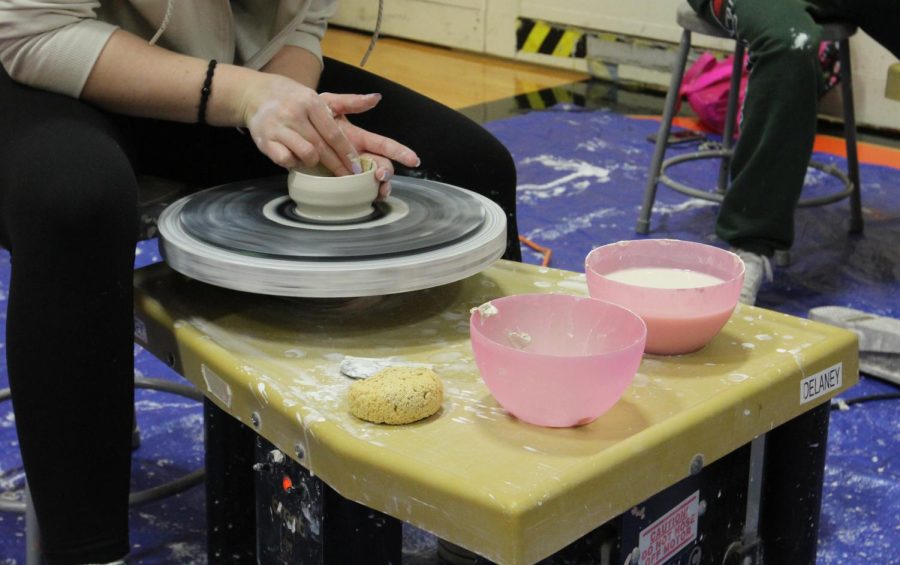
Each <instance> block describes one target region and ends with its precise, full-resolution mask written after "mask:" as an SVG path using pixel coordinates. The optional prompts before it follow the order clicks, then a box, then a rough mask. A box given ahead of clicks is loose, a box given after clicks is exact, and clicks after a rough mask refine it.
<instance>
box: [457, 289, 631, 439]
mask: <svg viewBox="0 0 900 565" xmlns="http://www.w3.org/2000/svg"><path fill="white" fill-rule="evenodd" d="M469 332H470V335H471V339H472V351H473V353H474V354H475V363H476V365H477V366H478V371H479V372H480V373H481V378H482V379H483V380H484V383H485V384H486V385H487V388H488V390H490V392H491V394H492V395H493V396H494V398H495V399H496V400H497V402H499V403H500V405H501V406H503V407H504V408H505V409H506V410H507V411H508V412H509V413H511V414H512V415H513V416H515V417H517V418H519V419H520V420H523V421H525V422H529V423H531V424H536V425H539V426H547V427H554V428H560V427H571V426H580V425H583V424H587V423H589V422H592V421H594V420H595V419H596V418H597V417H598V416H600V415H601V414H603V413H604V412H606V411H607V410H609V409H610V408H611V407H612V406H613V405H614V404H615V403H616V402H617V401H618V400H619V398H621V396H622V394H623V393H624V392H625V389H627V388H628V385H629V384H631V381H632V378H633V377H634V374H635V373H636V372H637V369H638V367H639V366H640V363H641V355H642V354H643V351H644V339H645V337H646V335H647V329H646V327H645V325H644V322H643V321H641V319H640V318H639V317H638V316H637V315H635V314H634V313H633V312H631V311H629V310H627V309H625V308H622V307H621V306H617V305H615V304H610V303H608V302H603V301H601V300H594V299H593V298H588V297H579V296H569V295H563V294H518V295H513V296H506V297H503V298H497V299H494V300H491V301H490V302H487V303H485V304H483V305H481V306H479V307H478V308H474V309H473V310H472V316H471V319H470V320H469Z"/></svg>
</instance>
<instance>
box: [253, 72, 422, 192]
mask: <svg viewBox="0 0 900 565" xmlns="http://www.w3.org/2000/svg"><path fill="white" fill-rule="evenodd" d="M262 76H263V77H264V80H263V81H261V84H260V85H259V86H258V87H257V88H256V89H250V91H249V94H248V96H247V98H246V101H245V103H244V105H243V107H244V110H243V111H242V115H243V116H244V123H246V125H247V127H248V129H249V130H250V134H251V136H252V137H253V141H254V142H255V143H256V146H257V147H258V148H259V150H260V151H261V152H262V153H263V154H265V155H266V156H268V157H269V158H270V159H271V160H272V161H273V162H274V163H276V164H278V165H281V166H282V167H285V168H294V167H298V166H301V165H304V166H307V167H313V166H315V165H317V164H318V163H321V164H322V165H324V166H325V167H326V168H328V169H329V170H330V171H331V172H333V173H334V174H335V175H348V174H351V173H355V172H360V169H359V153H360V152H365V153H367V154H368V155H369V156H370V157H371V158H372V159H373V160H374V161H375V162H376V165H377V167H378V168H377V170H376V172H375V175H376V178H378V180H379V181H380V182H381V188H380V191H379V198H381V199H384V198H386V197H387V195H388V194H389V193H390V183H389V179H390V177H391V176H392V175H393V173H394V168H393V165H392V164H391V159H393V160H395V161H398V162H400V163H403V164H404V165H407V166H410V167H415V166H418V164H419V158H418V156H416V154H415V153H414V152H413V151H412V150H411V149H410V148H408V147H406V146H405V145H402V144H400V143H398V142H396V141H394V140H393V139H390V138H387V137H384V136H381V135H378V134H375V133H372V132H369V131H366V130H364V129H362V128H359V127H356V126H354V125H353V124H351V123H350V122H349V121H348V120H347V118H346V115H347V114H359V113H362V112H366V111H368V110H371V109H372V108H374V107H375V105H377V104H378V102H379V100H381V95H380V94H365V95H363V94H333V93H323V94H321V95H319V94H317V93H316V92H315V91H314V90H313V89H311V88H308V87H306V86H304V85H302V84H300V83H298V82H296V81H293V80H291V79H289V78H285V77H283V76H279V75H275V74H267V73H262Z"/></svg>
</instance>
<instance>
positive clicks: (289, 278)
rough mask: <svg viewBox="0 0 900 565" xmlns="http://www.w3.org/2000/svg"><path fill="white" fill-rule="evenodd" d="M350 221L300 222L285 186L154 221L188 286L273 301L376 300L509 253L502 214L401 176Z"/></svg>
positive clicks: (253, 187) (233, 190) (226, 195)
mask: <svg viewBox="0 0 900 565" xmlns="http://www.w3.org/2000/svg"><path fill="white" fill-rule="evenodd" d="M392 187H393V190H392V195H391V196H390V197H389V198H388V199H387V200H385V201H384V202H381V203H378V204H376V206H375V209H374V211H373V213H372V214H370V215H369V216H367V217H364V218H361V219H358V220H353V221H351V222H328V223H326V222H321V221H318V220H313V219H309V218H305V217H303V216H300V215H299V214H298V213H297V212H296V210H295V206H294V202H293V201H292V200H290V198H289V197H288V195H287V186H286V182H285V178H284V177H273V178H269V179H262V180H254V181H245V182H238V183H232V184H228V185H223V186H219V187H215V188H211V189H208V190H204V191H202V192H198V193H196V194H192V195H190V196H187V197H185V198H182V199H181V200H178V201H177V202H175V203H173V204H172V205H171V206H169V207H168V208H166V210H165V211H164V212H163V213H162V215H161V216H160V219H159V231H160V249H161V251H162V253H163V256H164V257H165V259H166V262H167V263H168V265H169V266H170V267H171V268H172V269H174V270H176V271H178V272H180V273H182V274H184V275H187V276H188V277H191V278H193V279H197V280H200V281H203V282H207V283H210V284H214V285H217V286H222V287H225V288H230V289H234V290H240V291H246V292H252V293H259V294H270V295H279V296H298V297H310V298H339V297H364V296H379V295H385V294H394V293H400V292H408V291H413V290H421V289H425V288H432V287H435V286H439V285H442V284H447V283H451V282H454V281H457V280H460V279H463V278H466V277H468V276H470V275H473V274H475V273H478V272H480V271H482V270H483V269H485V268H486V267H488V266H489V265H490V264H491V263H493V262H494V261H495V260H496V259H498V258H499V257H500V256H501V255H502V254H503V251H504V249H505V245H506V215H505V214H504V212H503V210H502V209H501V208H500V207H499V206H498V205H497V204H495V203H494V202H492V201H491V200H489V199H487V198H485V197H484V196H481V195H478V194H475V193H473V192H469V191H467V190H464V189H461V188H458V187H454V186H451V185H447V184H443V183H439V182H435V181H429V180H423V179H413V178H406V177H395V178H394V179H393V180H392Z"/></svg>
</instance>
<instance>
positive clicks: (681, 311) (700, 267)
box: [584, 239, 744, 355]
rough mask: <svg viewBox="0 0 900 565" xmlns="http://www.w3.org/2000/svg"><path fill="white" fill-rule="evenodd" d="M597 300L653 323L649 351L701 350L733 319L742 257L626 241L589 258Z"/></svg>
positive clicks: (670, 242)
mask: <svg viewBox="0 0 900 565" xmlns="http://www.w3.org/2000/svg"><path fill="white" fill-rule="evenodd" d="M584 270H585V275H586V277H587V284H588V290H589V291H590V294H591V296H592V297H594V298H598V299H600V300H607V301H609V302H613V303H615V304H620V305H622V306H624V307H626V308H628V309H630V310H632V311H634V312H635V313H637V314H638V315H639V316H640V317H641V318H643V320H644V322H646V323H647V346H646V351H647V353H655V354H659V355H677V354H682V353H690V352H692V351H697V350H698V349H701V348H702V347H703V346H704V345H706V344H707V343H709V341H710V340H712V338H713V337H715V336H716V334H717V333H719V331H720V330H721V329H722V326H724V325H725V323H726V322H727V321H728V318H729V317H731V313H732V312H733V311H734V308H735V306H736V305H737V301H738V296H739V295H740V293H741V284H742V283H743V281H744V262H743V261H741V258H740V257H738V256H737V255H735V254H734V253H731V252H730V251H725V250H724V249H719V248H718V247H713V246H711V245H705V244H702V243H694V242H690V241H678V240H674V239H644V240H635V241H620V242H618V243H611V244H609V245H604V246H602V247H598V248H596V249H594V250H593V251H591V252H590V253H589V254H588V256H587V258H586V259H585V266H584Z"/></svg>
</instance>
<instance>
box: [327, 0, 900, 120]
mask: <svg viewBox="0 0 900 565" xmlns="http://www.w3.org/2000/svg"><path fill="white" fill-rule="evenodd" d="M682 2H683V0H630V1H628V2H622V1H621V0H566V1H565V2H560V1H558V0H385V6H384V19H383V24H382V33H384V34H386V35H391V36H395V37H401V38H406V39H413V40H416V41H422V42H426V43H432V44H436V45H443V46H447V47H452V48H456V49H464V50H468V51H474V52H478V53H485V54H489V55H495V56H499V57H504V58H509V59H515V60H519V61H527V62H534V63H538V64H543V65H550V66H554V67H560V68H567V69H572V70H581V71H587V72H590V73H591V74H593V75H595V76H599V77H602V78H607V79H610V80H617V81H623V82H636V83H640V84H643V85H646V86H649V87H652V88H659V89H664V88H665V87H666V85H668V82H669V72H668V70H667V69H668V68H669V64H670V62H671V60H672V56H673V55H674V47H675V44H676V43H677V41H678V38H679V37H680V34H681V30H680V28H679V27H678V26H677V25H676V24H675V12H676V9H677V7H678V6H679V5H680V4H681V3H682ZM339 6H340V8H339V12H338V16H337V18H336V20H335V23H336V24H338V25H342V26H346V27H351V28H355V29H362V30H368V31H371V30H372V28H373V26H374V23H375V18H376V15H377V12H378V2H377V0H341V2H340V4H339ZM522 21H526V22H535V21H539V22H546V23H547V24H549V25H550V26H551V27H554V28H572V29H573V30H575V31H577V32H582V33H584V35H585V36H586V41H585V43H586V45H585V52H584V54H583V55H582V56H578V57H571V56H560V55H556V56H554V55H547V54H541V53H535V52H527V50H523V49H521V48H520V47H522V44H521V40H520V39H517V31H518V30H519V26H520V25H521V22H522ZM526 25H528V24H526ZM694 41H695V45H696V46H697V47H698V48H700V49H714V50H729V49H731V47H730V42H727V41H722V40H715V39H712V38H708V37H702V36H700V37H695V38H694ZM851 43H852V51H853V61H852V62H853V76H854V83H853V85H854V91H855V92H854V95H855V97H856V113H857V122H858V123H859V124H860V125H868V126H873V127H880V128H888V129H892V130H898V131H900V102H896V101H892V100H888V99H886V98H885V97H884V90H885V84H886V80H887V71H888V67H889V66H890V65H891V64H892V63H894V62H896V60H895V59H894V57H893V56H892V55H891V54H890V53H889V52H888V51H887V50H885V49H883V48H882V47H881V46H879V45H878V44H877V43H875V42H874V41H873V40H872V39H871V38H869V37H868V36H866V35H865V34H863V33H859V34H857V36H856V37H854V38H853V39H852V40H851ZM822 112H823V113H824V114H828V115H832V116H840V100H839V98H838V94H837V91H836V90H835V91H833V92H832V93H831V94H830V95H829V97H828V98H827V99H826V100H825V103H824V104H823V107H822Z"/></svg>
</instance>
